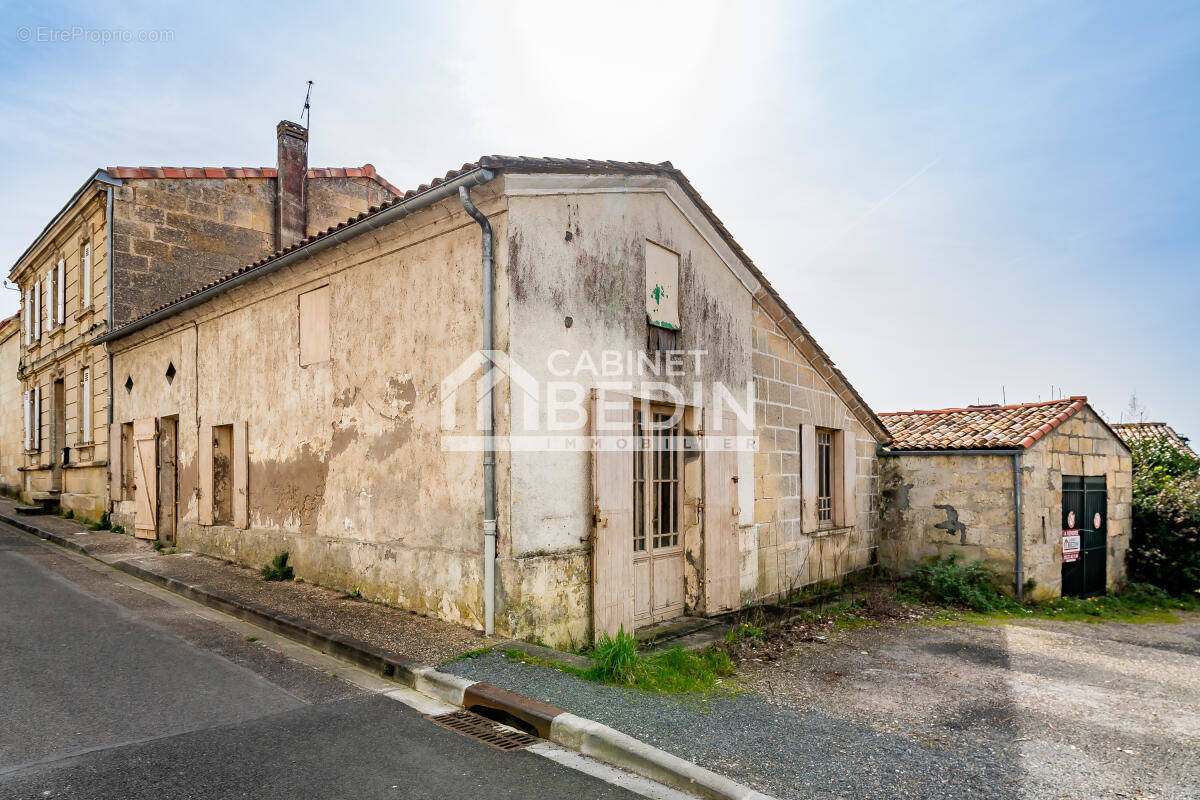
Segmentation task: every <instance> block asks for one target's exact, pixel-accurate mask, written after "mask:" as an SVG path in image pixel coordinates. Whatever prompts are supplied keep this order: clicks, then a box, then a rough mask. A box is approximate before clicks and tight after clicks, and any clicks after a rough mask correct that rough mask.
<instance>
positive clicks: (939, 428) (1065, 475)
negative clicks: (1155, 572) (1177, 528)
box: [879, 397, 1133, 599]
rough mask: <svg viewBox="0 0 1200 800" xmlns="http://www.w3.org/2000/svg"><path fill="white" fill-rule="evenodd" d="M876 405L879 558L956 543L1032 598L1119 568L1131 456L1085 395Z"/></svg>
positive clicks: (909, 562)
mask: <svg viewBox="0 0 1200 800" xmlns="http://www.w3.org/2000/svg"><path fill="white" fill-rule="evenodd" d="M879 416H880V418H881V419H882V420H883V422H884V424H885V425H887V427H888V431H889V432H890V434H891V437H892V442H891V444H890V445H889V447H888V449H887V450H886V451H884V453H883V456H884V459H883V466H882V471H883V474H884V476H885V477H884V490H883V493H884V501H883V505H884V512H883V518H884V522H883V534H882V541H881V542H880V561H881V562H882V563H883V564H884V565H885V566H887V567H889V568H891V569H894V570H896V571H897V572H899V573H900V574H907V573H909V572H911V571H912V569H913V568H914V567H915V566H916V565H917V564H918V563H920V562H921V561H922V560H924V559H926V558H931V557H944V556H948V555H950V554H951V553H958V554H960V555H961V556H962V558H963V560H964V561H968V562H969V561H975V560H983V561H986V562H988V563H989V564H990V565H991V566H992V567H994V568H995V569H996V570H997V571H998V572H999V573H1000V574H1001V575H1002V576H1003V577H1004V579H1005V581H1006V582H1007V584H1008V585H1009V586H1010V587H1012V588H1013V590H1014V592H1015V593H1017V594H1020V595H1024V594H1025V593H1026V590H1028V593H1029V594H1030V595H1031V596H1032V597H1033V598H1035V599H1042V598H1046V597H1056V596H1059V595H1091V594H1097V593H1103V592H1104V591H1105V589H1106V588H1112V587H1113V586H1115V585H1117V584H1119V583H1120V582H1121V581H1122V580H1123V579H1124V575H1125V551H1126V550H1127V549H1128V547H1129V535H1130V524H1131V518H1132V509H1131V503H1132V500H1133V496H1132V482H1133V471H1132V470H1133V465H1132V458H1131V456H1130V453H1129V448H1128V447H1127V446H1126V445H1125V443H1124V442H1123V441H1122V440H1121V438H1120V437H1119V436H1118V435H1117V434H1116V433H1115V432H1114V431H1113V429H1112V428H1111V427H1110V426H1109V425H1108V424H1107V423H1106V422H1105V421H1104V420H1103V419H1101V418H1100V415H1099V414H1097V413H1096V412H1095V411H1093V410H1092V408H1091V406H1089V405H1088V403H1087V398H1086V397H1071V398H1066V399H1062V400H1053V401H1049V402H1044V403H1024V404H1019V405H1007V406H998V405H993V406H968V407H966V408H948V409H941V410H936V411H909V412H900V413H884V414H880V415H879Z"/></svg>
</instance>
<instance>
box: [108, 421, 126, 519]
mask: <svg viewBox="0 0 1200 800" xmlns="http://www.w3.org/2000/svg"><path fill="white" fill-rule="evenodd" d="M123 444H124V443H123V442H122V441H121V423H119V422H114V423H113V424H112V425H109V426H108V496H109V497H110V498H111V499H112V500H113V501H114V502H115V501H117V500H124V499H125V480H124V478H125V476H124V473H122V472H121V470H122V469H124V467H123V465H122V464H121V455H122V452H121V451H122V449H123Z"/></svg>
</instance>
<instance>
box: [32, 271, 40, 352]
mask: <svg viewBox="0 0 1200 800" xmlns="http://www.w3.org/2000/svg"><path fill="white" fill-rule="evenodd" d="M41 338H42V281H41V280H40V279H39V278H37V277H35V278H34V281H33V339H34V341H39V340H41Z"/></svg>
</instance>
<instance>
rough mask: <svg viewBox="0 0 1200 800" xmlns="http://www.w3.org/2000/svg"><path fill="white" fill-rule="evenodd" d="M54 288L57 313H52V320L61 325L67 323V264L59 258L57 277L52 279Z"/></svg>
mask: <svg viewBox="0 0 1200 800" xmlns="http://www.w3.org/2000/svg"><path fill="white" fill-rule="evenodd" d="M54 287H55V288H56V289H57V290H58V311H56V312H55V313H54V318H55V319H56V320H58V324H59V325H63V324H65V323H66V321H67V262H65V261H63V260H62V259H61V258H60V259H59V260H58V275H57V276H55V278H54Z"/></svg>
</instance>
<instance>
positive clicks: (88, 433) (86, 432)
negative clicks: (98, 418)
mask: <svg viewBox="0 0 1200 800" xmlns="http://www.w3.org/2000/svg"><path fill="white" fill-rule="evenodd" d="M82 400H83V413H82V414H81V415H80V418H79V441H80V442H90V441H91V440H92V371H91V370H90V369H85V370H84V371H83V398H82Z"/></svg>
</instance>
